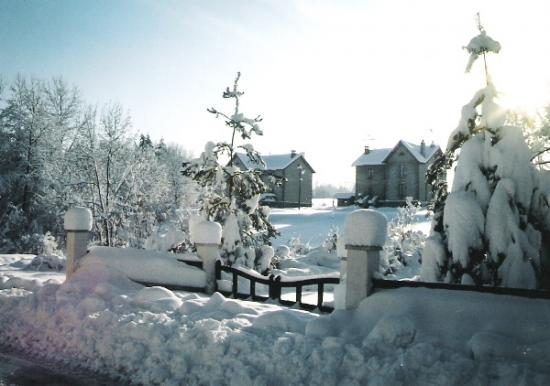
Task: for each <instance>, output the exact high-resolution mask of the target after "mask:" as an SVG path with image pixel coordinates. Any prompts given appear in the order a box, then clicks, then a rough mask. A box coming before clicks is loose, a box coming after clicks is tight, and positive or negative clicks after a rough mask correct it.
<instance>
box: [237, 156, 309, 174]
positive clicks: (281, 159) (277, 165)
mask: <svg viewBox="0 0 550 386" xmlns="http://www.w3.org/2000/svg"><path fill="white" fill-rule="evenodd" d="M235 156H237V157H238V158H239V160H240V161H241V162H242V163H243V164H244V166H246V168H248V169H250V170H282V169H286V168H287V167H288V166H290V164H292V163H293V162H294V161H296V160H297V159H299V158H302V159H303V161H304V162H305V163H306V165H307V166H308V167H309V168H310V169H311V172H312V173H315V170H313V168H312V167H311V165H310V164H309V163H308V162H307V161H306V159H305V158H304V153H288V154H270V155H262V156H261V157H262V159H263V161H264V162H265V166H264V165H262V164H259V163H257V162H252V161H251V160H250V158H248V156H247V155H246V154H244V153H235Z"/></svg>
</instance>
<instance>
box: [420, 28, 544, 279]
mask: <svg viewBox="0 0 550 386" xmlns="http://www.w3.org/2000/svg"><path fill="white" fill-rule="evenodd" d="M478 27H479V30H480V34H479V35H478V36H476V37H474V38H473V39H472V40H471V41H470V43H469V44H468V45H467V46H466V47H465V48H466V49H467V50H468V52H469V53H470V61H469V63H468V67H467V70H470V68H471V67H472V64H473V62H474V61H475V59H477V58H478V57H479V56H483V59H484V62H485V71H486V79H487V84H486V87H484V88H483V89H481V90H479V91H478V92H477V93H475V95H474V97H473V98H472V99H471V101H470V102H469V103H467V104H466V105H465V106H464V107H463V108H462V115H461V118H460V122H459V125H458V127H457V128H456V129H455V130H454V131H453V132H452V133H451V135H450V136H449V140H448V143H447V149H446V151H445V153H444V154H443V155H442V156H441V157H440V158H439V159H437V160H436V161H435V162H434V164H433V166H432V167H431V168H430V170H429V172H428V181H429V182H431V183H432V185H433V186H434V187H435V192H434V193H435V194H434V198H435V201H434V205H433V210H434V220H433V224H432V231H431V234H430V237H429V238H428V239H427V240H426V244H425V248H424V251H423V256H422V259H423V261H422V277H423V279H424V280H432V281H446V282H452V283H463V284H476V285H482V284H490V285H497V286H507V287H523V288H537V287H538V286H540V283H541V280H540V279H541V275H542V270H541V252H542V247H541V245H542V244H541V234H542V233H543V232H547V231H548V229H549V225H550V223H548V221H546V219H545V218H544V216H543V214H544V213H545V212H546V211H547V202H546V200H545V197H543V195H542V194H541V192H540V189H539V172H538V171H537V169H536V168H535V167H534V165H533V163H532V162H531V159H532V157H533V153H532V152H531V150H530V149H529V147H528V146H527V144H526V142H525V139H524V134H523V132H522V128H521V127H517V126H512V125H507V124H506V123H505V117H506V113H505V111H504V110H503V109H502V108H501V107H500V106H499V105H498V104H497V102H496V99H497V96H498V93H497V91H496V88H495V86H494V85H493V83H492V81H491V78H490V76H489V73H488V71H487V65H486V61H485V59H486V58H485V56H486V54H487V53H490V52H493V53H498V52H499V50H500V44H499V43H498V42H496V41H495V40H493V39H491V38H490V37H489V36H488V35H487V34H486V32H485V30H484V29H483V27H482V26H481V24H478ZM453 166H455V170H454V179H453V183H452V188H451V191H450V192H449V191H448V187H447V183H446V173H447V170H448V169H450V168H451V167H453ZM545 208H546V209H545Z"/></svg>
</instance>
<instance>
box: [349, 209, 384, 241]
mask: <svg viewBox="0 0 550 386" xmlns="http://www.w3.org/2000/svg"><path fill="white" fill-rule="evenodd" d="M387 222H388V220H387V219H386V217H385V216H384V215H383V214H382V213H380V212H378V211H376V210H373V209H358V210H356V211H353V212H351V213H350V214H349V216H348V217H347V219H346V224H345V228H344V238H345V242H346V244H349V245H361V246H379V247H382V246H383V245H384V243H385V242H386V235H387V231H388V230H387Z"/></svg>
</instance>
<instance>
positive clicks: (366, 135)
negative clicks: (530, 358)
mask: <svg viewBox="0 0 550 386" xmlns="http://www.w3.org/2000/svg"><path fill="white" fill-rule="evenodd" d="M497 5H498V8H497ZM549 9H550V5H547V4H545V3H544V2H543V1H528V2H524V3H521V7H520V6H519V4H509V3H507V4H501V3H500V2H498V1H485V2H481V3H480V2H479V1H476V2H474V1H467V2H461V3H460V4H458V3H452V4H440V3H438V2H435V1H421V2H415V3H414V4H409V3H408V2H405V1H394V2H391V3H387V2H383V1H369V2H360V1H352V0H349V1H344V2H336V1H322V2H315V3H312V2H310V1H296V2H278V1H270V0H265V1H261V2H251V1H238V2H234V3H233V2H232V3H231V4H229V3H226V2H222V1H213V2H208V3H200V2H192V1H191V2H178V1H172V0H170V1H168V0H166V1H161V2H153V1H147V0H141V1H128V0H124V1H117V2H109V1H104V0H102V1H94V2H71V1H67V0H63V1H56V2H39V1H34V0H31V1H26V2H14V1H9V0H0V32H1V33H0V36H2V37H1V38H0V52H2V53H3V55H2V56H1V57H0V68H2V71H1V72H0V75H2V76H3V78H4V79H5V80H6V81H8V82H9V81H11V80H12V79H13V77H14V76H16V74H21V75H23V76H34V77H37V78H40V79H43V80H49V79H51V78H52V77H57V76H61V77H62V78H63V79H64V80H66V81H67V82H68V83H69V84H70V85H74V86H77V87H78V88H79V89H80V91H81V94H82V97H83V100H84V101H85V102H89V103H91V104H97V105H100V106H101V105H103V104H104V103H108V102H110V101H115V102H119V103H121V104H122V106H123V107H124V108H125V109H127V110H128V111H129V113H130V115H131V117H132V122H133V128H134V132H135V133H136V134H139V133H142V134H149V135H150V136H151V138H152V139H153V140H155V141H158V140H160V139H161V138H163V139H164V140H165V141H166V142H167V143H177V144H179V145H181V146H182V147H183V148H185V149H186V150H188V151H191V152H192V153H193V154H194V155H195V156H197V155H199V154H200V152H201V151H202V149H203V147H204V144H205V143H206V142H207V141H210V140H214V141H223V140H229V137H230V133H229V131H228V130H227V128H226V127H225V125H224V123H223V120H216V119H215V118H214V117H213V116H212V115H211V114H209V113H208V112H207V111H206V109H207V108H208V107H216V108H218V109H219V110H221V111H226V110H228V109H229V108H230V106H229V104H228V103H225V102H227V101H224V100H222V98H221V93H222V91H223V90H224V89H225V88H226V87H227V86H230V85H232V83H233V80H234V78H235V75H236V73H237V71H241V72H242V79H241V81H240V88H241V89H242V90H244V91H245V95H244V97H243V98H242V101H241V109H242V112H244V113H245V114H246V115H248V116H256V115H258V114H260V115H261V116H262V117H263V118H264V120H263V122H262V125H261V128H262V130H263V131H264V136H263V137H255V138H253V139H252V141H251V143H252V144H253V145H254V147H255V148H256V149H257V150H258V151H260V152H261V153H262V154H265V155H268V154H280V153H289V152H290V150H292V149H293V150H296V151H297V152H299V153H304V156H305V158H306V159H307V160H308V162H309V163H310V164H311V165H312V167H313V168H314V169H315V170H316V172H317V173H316V174H315V175H314V176H315V180H314V183H315V184H332V185H336V186H339V185H344V186H347V187H349V188H352V187H353V185H354V171H353V168H352V167H351V164H352V162H353V161H354V160H355V159H356V158H357V157H359V156H360V155H361V154H362V153H363V148H364V146H365V145H369V146H370V147H371V148H387V147H393V146H394V145H395V144H396V143H397V142H398V141H399V140H401V139H402V140H406V141H410V142H412V143H415V144H419V143H420V141H421V140H422V139H424V140H425V141H426V143H431V141H434V142H435V143H436V144H438V145H440V146H441V147H444V146H445V144H446V141H447V136H448V135H449V133H450V132H451V131H452V130H453V129H454V128H455V127H456V124H457V123H458V119H459V116H460V110H461V107H462V106H463V105H464V104H465V103H467V102H468V101H469V99H470V98H471V96H472V95H473V94H474V92H475V91H477V90H478V89H479V88H481V87H483V85H484V80H483V76H484V75H483V70H482V65H481V64H480V63H476V65H474V68H473V70H472V73H470V74H464V69H465V67H466V63H467V59H468V54H467V53H466V52H465V51H464V50H463V49H462V47H463V46H464V45H466V44H467V43H468V41H469V40H470V39H471V38H472V37H473V36H475V35H476V34H477V33H478V31H477V28H476V24H475V14H476V13H477V12H478V11H479V12H480V13H481V18H482V23H483V25H484V26H485V29H486V30H487V33H488V34H489V35H490V36H491V37H493V38H494V39H496V40H497V41H499V42H500V43H501V44H502V51H501V53H500V54H499V55H498V57H497V56H494V55H488V64H489V69H490V71H491V74H492V76H493V79H494V80H495V85H496V87H497V88H498V89H499V90H501V91H502V92H503V93H504V98H503V99H504V102H505V104H507V105H508V106H515V107H521V108H525V109H528V110H530V111H534V109H535V108H537V107H542V106H543V105H544V104H546V103H548V102H550V72H549V71H547V70H546V69H547V68H550V56H549V55H548V52H550V42H548V41H547V39H543V37H544V36H549V34H550V26H548V25H546V23H544V18H545V17H546V16H545V15H547V14H548V10H549ZM397 10H398V11H397ZM497 11H498V12H497ZM14 37H16V38H15V39H14Z"/></svg>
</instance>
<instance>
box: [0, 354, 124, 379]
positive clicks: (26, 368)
mask: <svg viewBox="0 0 550 386" xmlns="http://www.w3.org/2000/svg"><path fill="white" fill-rule="evenodd" d="M114 384H117V385H118V384H120V383H119V382H116V381H113V380H111V379H106V378H104V377H98V376H96V375H94V374H90V373H84V372H74V371H70V370H60V369H59V367H57V369H56V370H54V369H53V368H52V366H51V365H48V364H38V363H34V362H31V361H29V360H27V359H22V358H20V357H18V356H16V355H13V354H12V353H6V352H3V353H0V386H36V385H40V386H76V385H78V386H107V385H114Z"/></svg>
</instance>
